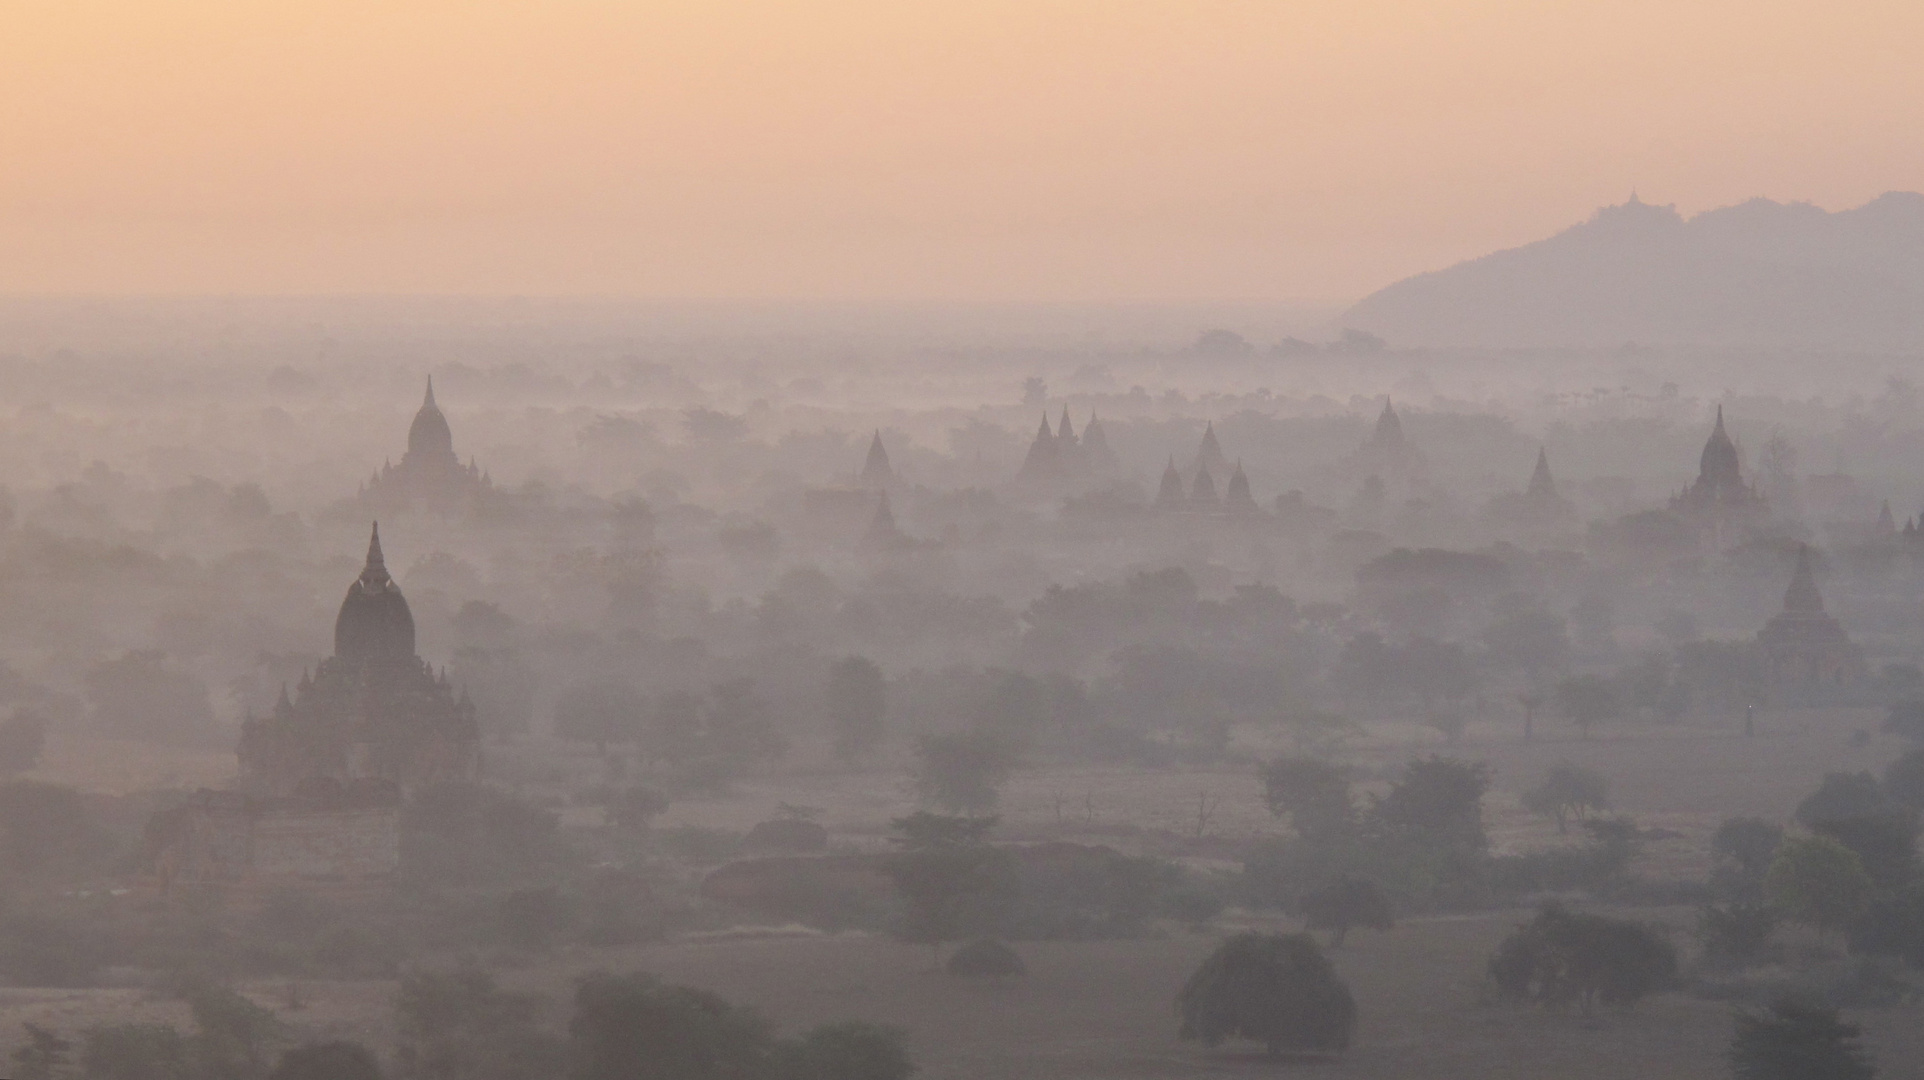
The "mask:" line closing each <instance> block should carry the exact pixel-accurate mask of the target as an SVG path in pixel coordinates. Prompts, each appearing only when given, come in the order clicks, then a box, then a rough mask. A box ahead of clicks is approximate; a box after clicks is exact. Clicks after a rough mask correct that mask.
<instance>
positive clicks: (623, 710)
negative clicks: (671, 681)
mask: <svg viewBox="0 0 1924 1080" xmlns="http://www.w3.org/2000/svg"><path fill="white" fill-rule="evenodd" d="M647 710H648V699H647V698H645V697H643V696H642V693H641V691H639V690H637V689H635V688H634V687H632V686H629V685H628V684H627V683H622V682H608V681H603V682H593V683H577V684H575V685H574V686H570V687H569V688H568V689H567V690H565V691H563V692H562V695H561V697H560V699H559V700H557V701H556V702H555V705H554V733H555V734H556V735H559V736H561V737H562V738H564V739H573V740H575V741H576V742H586V743H594V744H595V753H597V754H601V755H604V756H605V755H606V754H607V753H608V744H609V743H618V742H630V741H632V740H634V739H635V738H636V737H638V736H639V735H640V733H641V724H642V718H643V717H644V716H645V715H646V714H647Z"/></svg>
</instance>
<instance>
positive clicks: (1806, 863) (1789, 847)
mask: <svg viewBox="0 0 1924 1080" xmlns="http://www.w3.org/2000/svg"><path fill="white" fill-rule="evenodd" d="M1872 888H1873V885H1872V883H1871V879H1870V875H1868V874H1866V873H1865V872H1864V863H1863V861H1862V860H1861V859H1859V858H1858V857H1857V853H1856V852H1854V851H1852V850H1851V849H1849V848H1847V847H1845V846H1844V845H1842V844H1840V843H1838V842H1837V841H1835V840H1832V839H1831V838H1830V837H1828V836H1793V837H1791V838H1789V839H1787V840H1785V841H1784V842H1783V844H1782V845H1781V846H1779V847H1778V849H1777V855H1776V857H1775V858H1773V859H1772V860H1771V862H1770V870H1769V871H1768V872H1766V873H1765V875H1764V898H1765V899H1767V900H1768V901H1770V904H1771V906H1772V907H1775V908H1776V909H1777V910H1779V911H1782V912H1783V913H1784V914H1785V915H1787V916H1789V917H1790V918H1793V919H1796V920H1798V921H1799V922H1803V923H1808V924H1809V925H1811V926H1814V927H1816V928H1817V929H1819V930H1823V931H1830V930H1841V929H1843V928H1844V927H1845V926H1848V925H1849V924H1850V922H1851V920H1852V919H1854V918H1856V917H1857V916H1858V914H1859V913H1861V912H1862V911H1863V910H1864V907H1865V905H1866V904H1868V903H1869V902H1870V899H1871V890H1872Z"/></svg>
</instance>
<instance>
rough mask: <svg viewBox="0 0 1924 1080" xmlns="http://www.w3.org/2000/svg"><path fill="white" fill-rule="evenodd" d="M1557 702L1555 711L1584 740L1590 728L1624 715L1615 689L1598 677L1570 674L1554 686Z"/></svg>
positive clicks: (1587, 736)
mask: <svg viewBox="0 0 1924 1080" xmlns="http://www.w3.org/2000/svg"><path fill="white" fill-rule="evenodd" d="M1556 701H1557V709H1558V710H1559V711H1561V712H1562V713H1563V715H1565V716H1567V717H1569V718H1570V722H1571V723H1573V724H1575V725H1577V731H1579V732H1580V733H1582V735H1583V737H1584V738H1586V739H1587V738H1589V737H1590V729H1591V728H1592V727H1594V726H1596V725H1597V724H1600V723H1602V722H1603V721H1605V720H1614V719H1616V718H1617V717H1619V716H1621V715H1623V702H1622V701H1621V700H1619V699H1618V697H1617V691H1616V689H1615V688H1614V687H1612V686H1611V685H1610V682H1609V680H1607V679H1605V678H1603V677H1602V676H1600V675H1573V676H1571V677H1570V678H1567V679H1564V680H1563V681H1562V682H1559V683H1557V689H1556Z"/></svg>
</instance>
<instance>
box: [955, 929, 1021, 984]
mask: <svg viewBox="0 0 1924 1080" xmlns="http://www.w3.org/2000/svg"><path fill="white" fill-rule="evenodd" d="M944 966H945V967H946V968H947V970H948V973H949V974H951V975H953V976H955V977H956V978H958V979H1006V978H1010V977H1012V976H1016V975H1026V974H1028V970H1029V969H1028V967H1027V965H1025V964H1023V962H1022V957H1021V955H1020V954H1019V953H1017V952H1016V951H1015V950H1014V949H1011V948H1009V947H1008V946H1007V945H1005V944H1003V943H1002V942H1000V941H997V940H996V939H994V938H978V939H976V940H975V941H971V942H969V943H968V944H967V945H964V946H962V947H961V948H959V949H957V950H955V954H954V955H953V956H950V957H949V962H948V963H947V964H946V965H944Z"/></svg>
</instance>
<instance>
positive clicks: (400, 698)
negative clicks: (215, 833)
mask: <svg viewBox="0 0 1924 1080" xmlns="http://www.w3.org/2000/svg"><path fill="white" fill-rule="evenodd" d="M237 753H238V755H239V757H240V768H241V786H242V787H243V789H245V790H246V791H248V792H250V793H254V794H259V795H292V794H296V793H299V792H301V791H303V790H305V789H311V788H314V787H315V786H316V785H319V786H321V787H328V786H334V785H339V784H343V783H350V782H353V781H359V780H366V779H378V780H381V781H386V782H388V783H392V784H394V785H396V786H397V787H399V788H400V789H402V790H403V791H406V790H410V789H413V788H416V787H420V786H422V785H426V784H432V783H436V782H439V781H447V780H472V779H473V778H474V776H475V773H476V771H477V769H478V768H479V766H480V760H481V739H480V729H479V727H478V725H477V724H476V722H475V711H474V704H473V702H471V701H469V700H468V697H467V695H466V694H462V695H459V696H458V697H457V696H456V694H455V692H454V688H453V686H452V685H451V684H450V683H449V682H448V679H447V676H446V674H445V673H441V674H436V673H435V671H434V669H433V668H431V667H429V666H428V664H427V662H426V661H424V660H422V659H421V657H420V656H419V655H417V654H416V653H415V651H414V615H413V613H412V612H410V611H409V610H408V602H407V600H406V598H404V597H403V596H402V595H401V588H400V586H398V585H396V584H395V583H394V579H393V578H392V577H390V576H389V575H388V571H387V562H386V560H385V559H384V558H383V557H382V555H381V531H380V527H379V526H378V525H377V526H375V528H374V530H373V534H372V536H371V537H370V538H369V539H368V546H367V564H366V565H365V566H364V567H363V568H362V569H361V574H360V576H359V577H358V578H356V579H355V580H354V583H353V584H352V585H349V586H348V589H347V598H346V599H344V600H342V601H341V611H340V615H339V616H338V617H336V619H335V620H334V655H333V656H331V657H329V658H327V659H326V660H323V661H321V664H320V667H319V668H318V669H316V670H315V671H314V673H313V674H312V675H311V676H309V675H303V676H302V677H301V681H300V685H299V686H297V687H296V688H295V692H294V694H293V695H292V696H289V694H288V693H287V690H286V688H285V687H283V688H282V690H281V697H280V701H279V702H278V703H276V704H275V706H274V711H273V712H271V713H269V714H268V715H266V716H259V717H249V718H248V719H247V720H246V721H245V722H244V723H243V724H242V725H241V737H240V745H239V747H238V749H237Z"/></svg>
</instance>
